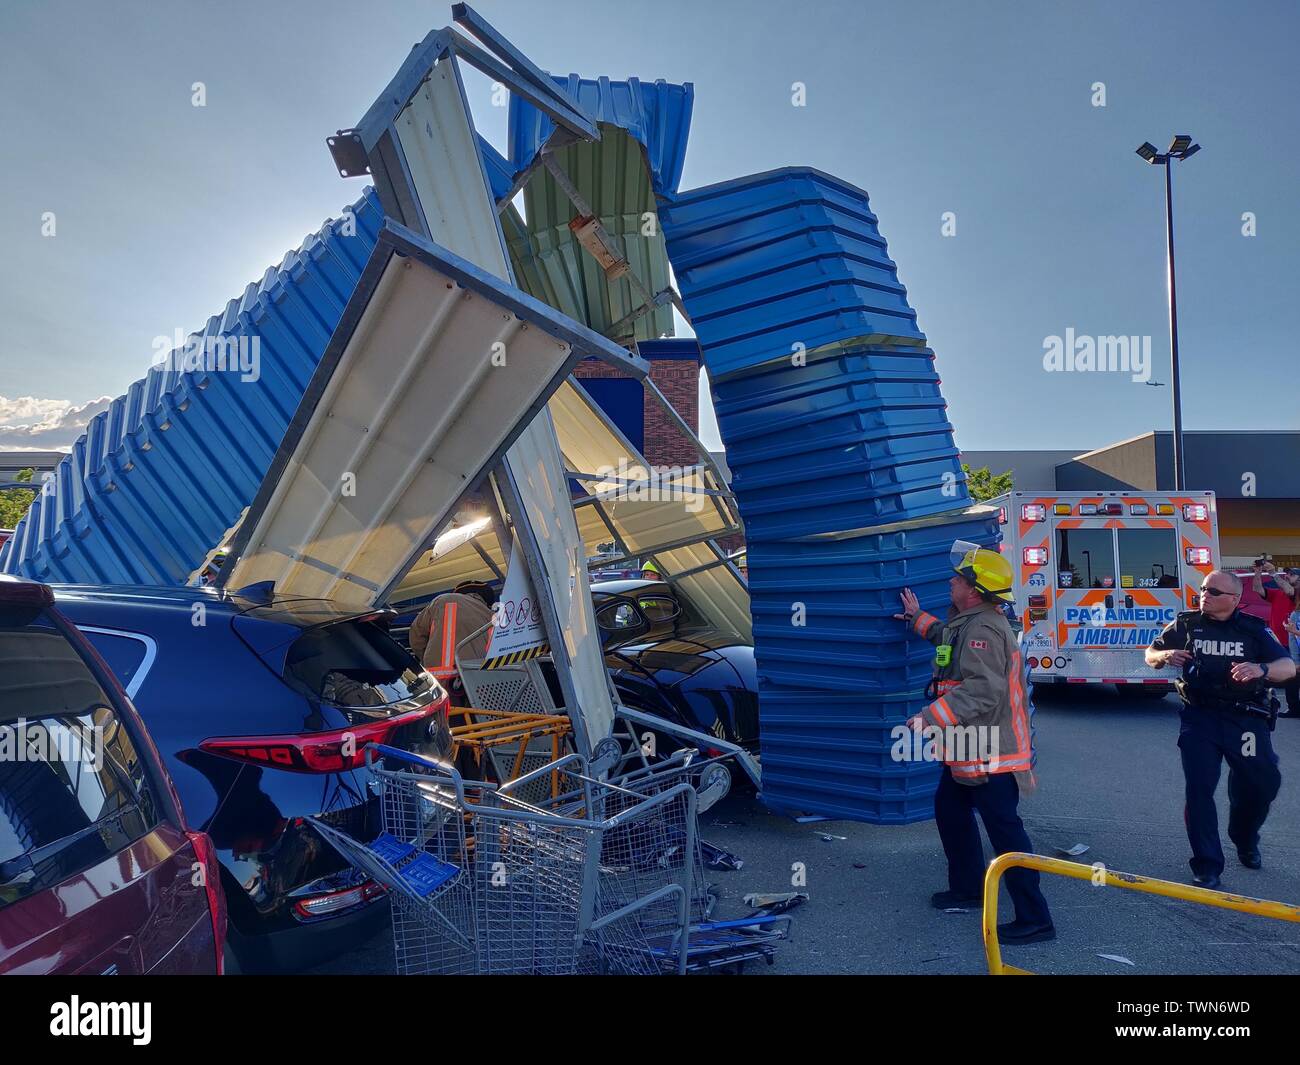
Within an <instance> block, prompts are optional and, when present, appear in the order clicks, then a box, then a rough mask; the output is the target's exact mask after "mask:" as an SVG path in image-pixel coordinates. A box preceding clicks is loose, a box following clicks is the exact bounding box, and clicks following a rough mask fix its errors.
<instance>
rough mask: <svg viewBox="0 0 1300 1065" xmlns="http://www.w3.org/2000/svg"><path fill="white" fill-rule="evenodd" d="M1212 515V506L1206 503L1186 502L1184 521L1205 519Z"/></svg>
mask: <svg viewBox="0 0 1300 1065" xmlns="http://www.w3.org/2000/svg"><path fill="white" fill-rule="evenodd" d="M1209 516H1210V508H1209V507H1207V506H1206V505H1205V504H1204V503H1184V504H1183V521H1205V519H1206V518H1208V517H1209Z"/></svg>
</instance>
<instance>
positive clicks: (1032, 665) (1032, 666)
mask: <svg viewBox="0 0 1300 1065" xmlns="http://www.w3.org/2000/svg"><path fill="white" fill-rule="evenodd" d="M1029 668H1030V669H1037V668H1038V659H1037V658H1032V657H1031V658H1030V659H1029Z"/></svg>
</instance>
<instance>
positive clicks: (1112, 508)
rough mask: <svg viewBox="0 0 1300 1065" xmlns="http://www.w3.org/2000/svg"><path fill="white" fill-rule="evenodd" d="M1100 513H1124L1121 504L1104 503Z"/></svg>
mask: <svg viewBox="0 0 1300 1065" xmlns="http://www.w3.org/2000/svg"><path fill="white" fill-rule="evenodd" d="M1101 512H1102V513H1103V514H1123V513H1124V504H1123V503H1106V504H1104V505H1103V506H1102V508H1101Z"/></svg>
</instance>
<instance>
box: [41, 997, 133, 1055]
mask: <svg viewBox="0 0 1300 1065" xmlns="http://www.w3.org/2000/svg"><path fill="white" fill-rule="evenodd" d="M152 1014H153V1004H152V1003H150V1002H82V1001H81V998H80V997H79V996H77V995H73V996H72V998H71V1000H70V1001H68V1002H55V1003H54V1004H53V1005H51V1006H50V1035H82V1036H85V1035H107V1036H119V1037H120V1036H130V1037H131V1042H132V1043H133V1044H134V1045H135V1046H148V1044H149V1040H150V1039H151V1038H152V1036H151V1034H150V1030H151V1027H152V1024H151V1021H152Z"/></svg>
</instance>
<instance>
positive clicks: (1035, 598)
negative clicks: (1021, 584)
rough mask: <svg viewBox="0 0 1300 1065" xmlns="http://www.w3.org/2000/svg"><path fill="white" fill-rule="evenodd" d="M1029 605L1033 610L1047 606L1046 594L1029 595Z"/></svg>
mask: <svg viewBox="0 0 1300 1065" xmlns="http://www.w3.org/2000/svg"><path fill="white" fill-rule="evenodd" d="M1029 605H1030V606H1031V607H1033V608H1034V609H1035V610H1041V609H1042V608H1043V607H1045V606H1047V596H1045V595H1031V596H1030V597H1029Z"/></svg>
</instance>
